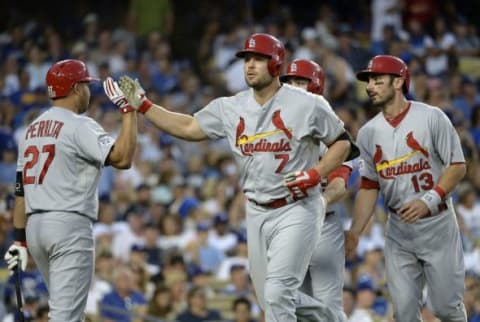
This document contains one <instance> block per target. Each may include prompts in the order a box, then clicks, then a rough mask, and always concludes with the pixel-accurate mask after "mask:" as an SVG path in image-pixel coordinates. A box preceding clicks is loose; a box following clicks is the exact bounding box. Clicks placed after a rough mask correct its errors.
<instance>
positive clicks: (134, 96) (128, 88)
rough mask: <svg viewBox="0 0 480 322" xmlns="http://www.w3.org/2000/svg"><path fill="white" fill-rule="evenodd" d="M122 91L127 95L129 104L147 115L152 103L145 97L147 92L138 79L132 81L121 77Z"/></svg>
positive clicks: (126, 77)
mask: <svg viewBox="0 0 480 322" xmlns="http://www.w3.org/2000/svg"><path fill="white" fill-rule="evenodd" d="M120 89H121V90H122V92H123V93H125V97H126V98H127V100H128V103H129V104H130V105H131V106H132V107H133V108H134V109H135V110H137V111H139V112H140V113H146V112H147V111H148V110H149V109H150V107H152V105H153V104H152V102H151V101H150V100H149V99H148V98H147V96H146V95H145V90H144V89H143V87H142V86H141V85H140V83H139V82H138V79H135V80H133V79H131V78H130V77H128V76H122V77H120Z"/></svg>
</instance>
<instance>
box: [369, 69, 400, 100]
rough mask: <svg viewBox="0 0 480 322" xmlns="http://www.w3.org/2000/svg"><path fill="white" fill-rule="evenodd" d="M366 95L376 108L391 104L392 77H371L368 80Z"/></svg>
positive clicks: (392, 96)
mask: <svg viewBox="0 0 480 322" xmlns="http://www.w3.org/2000/svg"><path fill="white" fill-rule="evenodd" d="M367 94H368V97H369V98H370V101H371V102H372V104H373V105H374V106H376V107H383V106H385V105H387V104H388V103H390V102H392V101H393V99H394V97H395V88H394V87H393V79H392V76H390V75H375V74H373V75H371V76H370V77H369V79H368V84H367Z"/></svg>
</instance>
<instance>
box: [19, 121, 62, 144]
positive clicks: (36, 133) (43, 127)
mask: <svg viewBox="0 0 480 322" xmlns="http://www.w3.org/2000/svg"><path fill="white" fill-rule="evenodd" d="M62 127H63V122H60V121H54V120H42V121H38V122H35V123H32V124H31V125H30V126H29V127H28V129H27V131H26V132H25V140H28V139H31V138H37V137H52V138H55V139H58V135H59V134H60V131H61V130H62Z"/></svg>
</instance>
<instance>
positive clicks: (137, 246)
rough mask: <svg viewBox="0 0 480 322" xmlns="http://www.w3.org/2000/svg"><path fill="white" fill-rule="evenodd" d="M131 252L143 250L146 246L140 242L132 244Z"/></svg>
mask: <svg viewBox="0 0 480 322" xmlns="http://www.w3.org/2000/svg"><path fill="white" fill-rule="evenodd" d="M131 251H132V252H145V251H146V248H145V246H143V245H140V244H133V245H132V247H131Z"/></svg>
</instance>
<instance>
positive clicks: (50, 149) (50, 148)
mask: <svg viewBox="0 0 480 322" xmlns="http://www.w3.org/2000/svg"><path fill="white" fill-rule="evenodd" d="M42 153H48V155H47V159H46V160H45V162H44V163H43V167H42V171H41V172H40V175H39V176H38V184H42V183H43V178H45V175H46V174H47V171H48V168H49V167H50V164H51V163H52V161H53V158H54V157H55V144H47V145H44V146H42ZM30 155H31V156H32V159H31V160H30V161H28V162H27V163H25V166H24V167H23V184H24V185H25V184H34V183H35V179H36V178H35V176H29V175H27V171H28V170H29V169H31V168H33V167H34V166H35V165H36V164H37V163H38V159H39V156H40V151H38V148H37V147H36V146H35V145H30V146H29V147H27V149H26V150H25V152H24V153H23V156H24V157H25V158H28V157H29V156H30Z"/></svg>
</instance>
